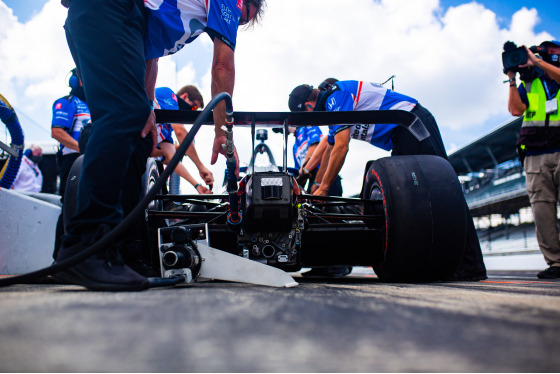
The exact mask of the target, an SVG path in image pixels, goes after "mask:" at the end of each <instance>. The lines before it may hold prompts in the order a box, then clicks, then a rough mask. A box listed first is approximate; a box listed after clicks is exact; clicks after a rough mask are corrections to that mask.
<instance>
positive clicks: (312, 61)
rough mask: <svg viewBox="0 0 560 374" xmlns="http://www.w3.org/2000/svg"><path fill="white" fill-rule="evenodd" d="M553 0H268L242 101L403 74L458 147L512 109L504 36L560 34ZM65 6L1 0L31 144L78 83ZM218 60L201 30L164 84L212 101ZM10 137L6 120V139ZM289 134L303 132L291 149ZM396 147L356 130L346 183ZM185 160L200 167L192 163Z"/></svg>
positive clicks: (245, 43) (8, 93)
mask: <svg viewBox="0 0 560 374" xmlns="http://www.w3.org/2000/svg"><path fill="white" fill-rule="evenodd" d="M341 4H343V6H341ZM554 4H556V2H555V1H550V0H545V1H540V0H532V1H528V0H526V1H521V0H513V1H512V0H509V1H505V0H502V1H498V0H481V1H462V0H345V1H344V2H341V1H339V0H267V8H266V10H265V15H264V18H263V20H262V22H261V24H259V25H257V26H255V27H254V28H253V29H251V30H245V31H240V32H239V33H238V39H237V47H236V52H235V55H236V57H235V58H236V61H235V64H236V84H235V91H234V95H233V102H234V109H235V110H239V111H287V110H288V107H287V101H288V95H289V93H290V92H291V90H292V89H293V88H294V87H295V86H297V85H299V84H302V83H308V84H312V85H314V86H317V85H318V84H319V83H320V82H321V81H323V79H325V78H328V77H335V78H337V79H341V80H345V79H354V80H364V81H371V82H377V83H382V82H384V81H385V80H386V79H387V78H389V77H390V76H392V75H395V76H396V78H395V79H394V85H395V91H397V92H401V93H403V94H406V95H409V96H412V97H414V98H416V99H418V100H419V102H420V103H421V104H422V105H423V106H424V107H426V108H428V109H429V110H430V111H431V112H432V113H433V114H434V116H435V118H436V120H437V122H438V125H439V127H440V130H441V134H442V137H443V140H444V143H445V146H446V148H447V151H448V153H452V152H453V151H454V150H456V149H458V148H461V147H463V146H465V145H466V144H468V143H470V142H472V141H474V140H476V139H477V138H479V137H480V136H482V135H484V134H486V133H488V132H490V131H492V130H493V129H495V128H497V127H499V126H501V125H503V124H505V123H507V122H508V121H510V120H511V119H513V117H511V116H510V114H509V113H508V112H507V94H508V87H507V85H506V84H504V83H503V81H504V80H505V79H506V76H505V75H504V74H503V73H502V66H501V52H502V46H503V44H504V42H505V41H507V40H512V41H514V42H516V43H517V44H519V45H521V44H526V45H535V44H540V43H541V42H542V41H545V40H558V39H560V20H559V19H558V9H557V5H554ZM65 17H66V9H65V8H63V7H62V6H61V5H60V0H0V25H2V27H1V28H0V67H1V69H0V93H1V94H2V95H3V96H4V97H6V98H7V99H8V100H9V101H10V103H11V104H12V105H13V106H14V107H15V108H16V112H17V114H18V116H19V119H20V122H21V124H22V127H23V130H24V133H25V138H26V144H27V145H29V144H31V143H34V142H35V143H37V142H45V141H49V140H51V138H50V121H51V119H52V110H51V108H52V103H53V102H54V101H55V100H56V99H57V98H59V97H61V96H64V95H67V94H68V91H69V88H68V86H67V80H68V76H69V71H70V70H71V69H72V68H73V66H74V64H73V61H72V58H71V56H70V53H69V51H68V47H67V44H66V39H65V36H64V30H63V28H62V26H63V24H64V20H65ZM554 17H555V18H554ZM211 61H212V43H211V41H210V39H209V38H208V37H207V36H206V35H205V34H203V35H201V36H200V37H199V38H198V39H197V40H195V41H194V42H193V43H192V44H191V45H189V46H186V47H185V48H183V49H182V50H181V51H179V52H178V53H177V54H175V55H173V56H169V57H164V58H162V59H160V73H159V77H158V82H157V86H167V87H171V88H172V89H175V90H177V89H179V88H180V87H182V86H183V85H186V84H195V85H197V86H198V87H199V88H200V90H201V92H202V94H203V96H204V98H205V101H206V102H208V101H209V100H210V64H211ZM324 132H325V133H326V129H325V130H324ZM234 134H235V142H236V145H237V148H238V151H239V154H240V159H241V163H242V164H244V163H247V162H248V161H249V159H250V155H251V154H250V152H251V146H250V134H249V133H248V132H244V130H239V129H236V130H235V131H234ZM6 136H7V134H6V131H5V128H4V127H3V125H2V124H0V140H2V141H4V140H5V139H4V138H5V137H6ZM212 136H213V135H212V129H210V128H206V129H202V130H201V131H200V132H199V134H197V136H196V139H195V141H196V145H197V149H198V153H199V156H200V158H201V160H202V161H203V162H205V163H206V164H207V165H208V166H209V160H210V156H211V155H210V144H211V141H212ZM3 137H4V138H3ZM268 144H269V145H270V146H271V147H272V148H273V152H274V153H275V155H276V156H275V159H276V160H277V161H279V160H282V157H281V152H282V138H281V136H280V135H277V134H273V133H272V132H269V141H268ZM291 144H293V137H290V140H289V147H290V148H289V149H291ZM386 155H388V153H386V152H383V151H381V150H377V149H375V148H374V147H372V146H370V145H368V144H366V143H365V142H361V141H356V140H354V141H352V143H351V146H350V151H349V154H348V156H347V160H346V164H345V166H344V167H343V169H342V171H341V176H342V178H343V188H344V194H345V195H347V196H349V195H353V194H356V193H359V191H360V188H361V181H362V175H363V169H364V167H365V163H366V161H367V160H370V159H376V158H379V157H383V156H386ZM186 165H187V167H188V168H189V170H191V172H193V174H194V175H196V174H197V173H196V170H193V169H192V164H190V162H186ZM292 165H293V160H292V157H291V152H290V155H289V158H288V166H292ZM224 166H225V162H224V159H223V158H221V159H220V161H218V163H217V164H216V165H215V166H213V167H211V170H212V171H213V172H214V175H215V177H216V180H217V182H218V183H221V180H222V179H223V169H224ZM193 191H194V190H193ZM193 191H191V190H189V189H187V190H186V191H184V192H186V193H192V192H193Z"/></svg>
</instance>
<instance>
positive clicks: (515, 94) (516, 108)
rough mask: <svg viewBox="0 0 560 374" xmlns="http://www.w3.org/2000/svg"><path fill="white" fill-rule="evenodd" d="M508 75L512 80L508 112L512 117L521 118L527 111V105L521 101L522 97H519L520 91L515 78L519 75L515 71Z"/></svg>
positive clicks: (509, 72)
mask: <svg viewBox="0 0 560 374" xmlns="http://www.w3.org/2000/svg"><path fill="white" fill-rule="evenodd" d="M507 75H508V77H509V79H510V82H509V97H508V111H509V112H510V113H511V115H512V116H516V117H519V116H522V115H523V113H524V112H525V110H526V109H527V105H525V104H524V103H523V101H522V100H521V96H520V95H519V90H518V89H517V84H516V82H515V76H516V75H517V73H516V72H513V71H508V73H507ZM512 80H513V81H512Z"/></svg>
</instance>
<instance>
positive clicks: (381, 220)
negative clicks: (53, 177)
mask: <svg viewBox="0 0 560 374" xmlns="http://www.w3.org/2000/svg"><path fill="white" fill-rule="evenodd" d="M199 115H200V113H199V112H188V111H167V110H159V111H157V112H156V117H157V121H158V122H160V123H183V124H192V123H195V121H196V120H197V119H199V118H198V117H199ZM199 120H200V119H199ZM202 122H203V124H209V125H213V123H212V121H211V120H210V119H204V120H203V121H202ZM355 123H364V124H366V123H394V124H398V125H401V126H404V127H406V128H407V129H408V130H409V131H410V132H411V133H412V134H413V135H414V136H415V137H416V138H418V139H419V140H421V139H424V138H426V137H427V136H429V134H428V133H427V130H426V129H425V127H424V126H423V124H422V122H421V121H420V120H419V119H418V118H417V117H416V116H415V115H414V114H412V113H410V112H404V111H398V110H391V111H364V112H335V113H305V112H304V113H290V112H236V113H233V124H234V125H235V126H236V127H237V126H249V127H250V128H251V134H252V139H253V147H252V149H253V150H254V151H253V157H252V159H251V163H250V164H249V167H248V168H247V169H246V170H245V172H246V175H244V176H243V177H242V178H240V179H239V180H238V179H237V178H235V176H233V175H232V173H230V174H229V175H228V180H227V187H228V191H227V194H221V195H169V194H162V193H159V194H157V195H154V197H153V199H151V203H150V204H149V205H148V208H147V209H146V210H145V217H146V224H147V232H148V236H147V237H148V239H147V243H145V244H146V245H147V247H148V248H149V251H150V256H151V260H152V263H153V264H154V266H156V267H159V268H160V270H161V276H162V278H172V277H177V276H183V277H184V278H185V281H186V282H194V281H197V279H198V280H202V279H207V278H216V277H217V276H216V274H217V272H219V271H220V270H216V271H214V272H211V275H209V274H208V272H204V271H202V270H201V268H202V269H203V268H204V266H208V257H209V256H210V257H211V256H214V255H213V254H209V252H207V250H208V249H211V250H212V251H214V252H212V253H216V254H217V253H224V254H229V256H230V257H228V259H229V260H225V261H226V262H227V261H233V258H234V257H235V258H239V259H244V260H246V261H247V260H249V261H250V262H253V263H258V264H259V265H261V266H264V265H266V266H267V267H273V268H276V269H280V270H282V271H285V272H296V271H299V270H301V269H302V268H317V267H329V266H338V265H346V266H368V267H369V266H371V267H373V269H374V271H375V273H376V274H377V276H378V277H379V279H380V280H382V281H388V282H420V281H434V280H441V279H445V278H446V277H448V276H450V275H451V274H452V273H453V272H454V271H455V270H456V269H457V267H458V266H459V263H460V260H461V258H462V255H463V246H464V242H465V237H466V219H465V217H466V214H465V209H466V206H465V204H464V199H463V195H462V190H461V187H460V184H459V181H458V179H457V176H456V174H455V171H454V170H453V168H452V167H451V165H450V164H449V162H447V161H446V160H445V159H443V158H441V157H437V156H397V157H387V158H382V159H378V160H373V161H370V162H368V163H367V166H366V168H365V172H364V176H363V184H362V190H361V193H360V195H359V197H358V198H342V197H319V196H312V195H308V194H306V193H304V191H303V190H302V188H301V187H300V186H298V184H297V182H296V179H295V177H296V176H297V175H295V174H296V173H297V170H294V169H289V168H288V167H287V134H288V131H287V129H288V126H307V125H317V126H318V125H328V124H355ZM257 127H259V128H261V129H260V130H259V131H258V133H259V136H260V137H261V138H260V139H261V143H260V144H258V145H255V139H256V135H255V134H256V132H257ZM270 127H282V128H283V129H284V131H283V134H284V147H283V148H284V152H283V164H282V165H281V166H277V165H276V164H275V162H274V159H273V157H272V154H271V152H270V149H268V147H267V146H266V144H264V142H262V137H263V131H262V128H265V129H266V128H270ZM232 128H233V126H231V125H230V126H228V130H229V131H230V133H231V131H232ZM193 129H194V126H193ZM192 131H193V130H191V132H192ZM189 134H190V133H189ZM193 136H194V135H193ZM231 146H232V144H231ZM179 152H180V151H178V153H179ZM258 153H267V154H268V155H269V164H268V165H267V166H266V167H264V168H263V167H256V166H255V164H254V160H255V157H256V156H257V154H258ZM230 161H231V160H230V159H228V162H230ZM228 166H230V167H231V164H228ZM230 169H231V168H230ZM78 174H79V166H76V165H75V168H73V170H72V171H71V176H70V177H69V179H68V180H69V184H68V187H67V196H65V206H64V209H65V216H66V217H68V216H70V215H71V214H72V213H73V212H72V209H75V206H73V203H72V202H70V201H72V198H71V197H68V194H75V193H76V192H75V191H76V189H77V182H75V183H73V182H72V180H75V181H77V180H78V178H73V179H72V176H73V175H78ZM159 174H160V169H158V167H157V165H156V163H155V162H154V161H153V160H149V162H148V167H147V170H146V173H145V176H144V181H145V182H144V183H145V187H146V190H149V189H150V187H151V186H154V185H155V183H156V181H157V179H158V177H159ZM170 202H173V204H170ZM170 206H172V207H173V208H172V209H167V208H168V207H170ZM67 211H68V214H67V213H66V212H67ZM202 249H204V251H206V252H204V253H202ZM205 261H206V263H205ZM226 268H228V265H227V264H225V265H224V266H223V267H222V268H221V269H222V270H223V271H225V270H224V269H226ZM247 269H248V270H243V271H244V272H253V270H251V269H253V268H247ZM243 271H241V270H240V272H243ZM220 279H229V278H228V277H227V276H226V277H222V278H220Z"/></svg>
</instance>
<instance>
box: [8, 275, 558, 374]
mask: <svg viewBox="0 0 560 374" xmlns="http://www.w3.org/2000/svg"><path fill="white" fill-rule="evenodd" d="M353 274H354V273H353ZM371 274H373V273H371ZM295 279H296V281H298V282H299V283H300V285H299V286H298V287H295V288H289V289H277V288H268V287H262V286H252V285H245V284H236V283H224V282H221V283H217V282H210V283H201V284H196V285H193V286H181V287H175V288H167V289H156V290H148V291H144V292H137V293H110V292H92V291H86V290H84V289H83V288H81V287H77V286H69V285H16V286H10V287H6V288H1V289H0V370H1V371H3V372H388V371H389V372H395V371H404V372H417V371H425V372H558V371H560V353H559V352H560V281H554V280H553V281H543V280H539V279H537V278H536V277H535V272H490V278H489V279H488V280H487V281H483V282H442V283H423V284H393V283H389V284H387V283H381V282H379V280H377V279H376V278H375V277H374V276H373V275H370V274H369V273H368V272H367V271H365V272H363V273H362V274H358V275H352V276H351V277H347V278H343V279H336V280H328V281H327V280H316V279H315V280H308V279H304V278H301V277H298V276H296V277H295Z"/></svg>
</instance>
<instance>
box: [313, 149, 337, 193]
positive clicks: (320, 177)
mask: <svg viewBox="0 0 560 374" xmlns="http://www.w3.org/2000/svg"><path fill="white" fill-rule="evenodd" d="M333 146H334V145H332V144H328V143H327V147H326V148H327V149H325V150H324V151H323V158H321V166H320V167H319V170H317V174H316V175H315V180H314V181H313V186H311V193H312V194H313V193H315V191H317V190H318V189H319V186H320V185H321V182H322V180H323V177H324V176H325V172H326V171H327V168H328V167H329V160H330V158H331V153H332V150H333Z"/></svg>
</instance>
